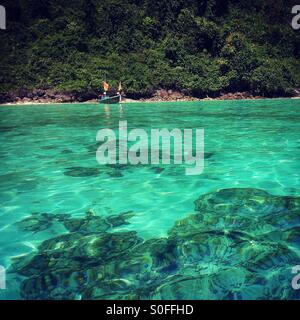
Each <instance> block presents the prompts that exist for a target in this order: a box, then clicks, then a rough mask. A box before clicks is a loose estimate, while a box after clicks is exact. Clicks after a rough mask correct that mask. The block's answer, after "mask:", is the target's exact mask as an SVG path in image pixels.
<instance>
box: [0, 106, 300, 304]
mask: <svg viewBox="0 0 300 320" xmlns="http://www.w3.org/2000/svg"><path fill="white" fill-rule="evenodd" d="M299 107H300V101H299V100H261V101H229V102H223V101H219V102H211V101H209V102H193V103H190V102H189V103H163V104H158V103H157V104H152V103H147V104H141V103H139V104H128V105H123V106H122V108H120V107H119V106H109V107H108V106H97V105H85V104H81V105H43V106H17V107H14V106H7V107H6V106H5V107H4V106H3V107H1V108H0V126H1V135H0V142H1V153H0V158H1V167H0V181H1V183H0V199H1V211H0V232H1V237H0V265H3V266H5V267H6V268H9V266H10V264H11V261H12V260H11V259H12V257H15V256H20V255H23V254H27V253H30V252H32V251H35V250H37V248H38V246H39V245H40V244H41V242H42V241H44V240H46V239H51V238H54V237H55V236H57V235H60V234H64V233H66V232H67V230H66V228H65V226H64V225H61V224H59V223H58V224H54V225H51V224H49V226H46V227H44V228H42V229H43V230H35V231H34V232H32V231H28V230H27V231H20V229H19V228H18V227H17V225H16V222H18V221H21V220H22V219H24V218H26V217H30V216H31V215H32V214H39V213H48V214H51V215H53V216H54V215H55V214H62V213H65V214H69V215H71V217H73V218H74V217H78V218H80V217H82V218H83V219H84V214H85V213H86V212H87V211H89V210H91V209H92V210H93V212H94V214H95V215H96V216H99V217H110V216H112V215H116V214H119V213H121V212H127V211H133V215H132V217H130V218H129V219H128V222H129V223H128V224H120V225H118V226H115V228H113V230H112V231H113V232H123V233H124V232H129V231H136V232H137V237H139V239H144V240H151V239H157V238H166V237H167V236H168V232H169V234H170V229H171V228H172V227H173V226H174V224H175V222H176V221H178V220H181V219H184V218H186V217H188V216H189V215H191V214H194V213H195V205H194V201H195V200H196V199H198V198H199V196H201V195H203V196H204V195H206V194H208V193H210V192H216V191H217V190H220V189H226V188H256V189H262V190H264V191H267V192H268V193H270V194H272V195H275V196H300V181H299V179H300V173H299V172H300V170H299V169H300V113H299ZM120 120H127V121H128V126H129V129H131V128H143V129H145V130H146V131H148V132H149V131H150V129H151V128H168V129H170V130H171V129H173V128H180V129H184V128H204V130H205V152H206V153H207V155H208V157H207V159H206V160H205V169H204V172H203V173H202V174H201V175H199V176H186V175H185V171H184V166H180V165H176V166H175V165H170V166H165V165H164V166H162V165H155V166H150V165H149V166H128V167H126V168H115V167H109V166H100V165H99V164H98V163H97V162H96V159H95V152H96V150H97V145H96V141H95V138H96V133H97V131H98V130H99V129H101V128H111V129H117V128H118V124H119V121H120ZM228 201H232V199H231V198H229V200H228ZM241 201H242V200H241ZM254 211H255V210H254ZM254 214H255V212H254ZM207 216H209V217H212V216H213V215H210V214H209V213H207ZM203 225H205V224H203ZM269 225H270V223H269V222H268V226H269ZM274 225H276V221H275V222H274V221H273V222H272V226H274ZM296 226H298V225H297V224H296ZM236 228H237V229H238V227H236ZM278 230H279V231H280V228H279V227H278ZM202 231H203V230H202ZM202 231H201V232H202ZM269 231H270V230H269ZM272 231H274V230H273V229H272ZM199 232H200V231H199ZM121 234H122V233H121ZM223 240H224V239H223V238H222V241H221V240H220V238H218V241H221V243H219V244H215V245H214V248H218V247H223V246H225V247H226V246H227V245H226V244H224V242H223ZM189 241H190V239H189ZM224 241H225V240H224ZM249 241H250V240H249ZM251 241H253V239H252V240H251ZM272 241H275V240H274V239H273V238H272ZM203 243H205V241H204V242H203ZM298 244H299V243H297V242H296V245H294V247H293V248H294V251H295V254H296V258H293V259H292V260H291V261H292V262H293V263H294V262H296V261H297V257H298V256H297V254H298V251H297V250H298ZM288 245H289V246H290V244H288ZM207 246H208V247H210V246H211V245H210V244H207ZM151 250H152V249H151ZM266 250H267V249H266ZM239 254H243V255H245V253H238V252H237V253H235V257H236V256H238V255H239ZM205 255H206V256H209V254H207V253H206V254H204V256H205ZM213 256H214V255H213ZM198 258H199V259H198ZM198 258H197V259H198V260H197V259H196V262H195V261H194V262H193V263H192V265H193V267H194V266H195V264H197V263H198V261H200V260H201V259H203V255H202V256H201V257H198ZM216 259H217V258H216ZM204 260H205V259H204ZM205 263H207V270H210V271H209V273H208V274H209V277H210V276H211V275H212V274H213V275H216V276H220V274H221V273H220V272H223V271H224V272H227V273H226V275H227V276H228V275H230V277H233V278H234V272H238V273H239V275H240V273H242V275H243V277H244V278H245V277H246V278H247V277H248V275H247V276H245V275H244V273H243V270H244V269H241V268H239V267H240V265H239V264H238V263H237V266H238V267H236V266H235V267H233V266H231V267H232V268H231V269H229V270H227V269H226V270H223V269H222V270H217V271H216V270H214V268H215V267H216V265H218V263H216V260H214V259H212V260H210V259H208V261H206V262H205ZM298 264H300V259H299V263H298ZM182 265H183V266H184V268H186V266H187V265H189V263H187V261H184V262H183V263H182ZM169 267H170V266H169ZM181 267H182V266H181ZM285 267H286V268H287V267H291V266H288V263H287V262H286V264H285ZM182 268H183V267H182ZM171 269H172V268H171V267H170V270H169V271H165V270H164V271H163V274H164V276H170V275H177V276H178V275H180V274H181V273H180V270H179V269H178V270H177V271H176V272H175V273H174V270H173V271H171ZM246 269H247V268H246ZM182 270H183V269H182ZM236 270H238V271H236ZM272 270H273V269H272ZM248 271H249V268H248V269H247V272H248ZM273 271H274V270H273ZM273 271H272V272H273ZM249 272H250V271H249ZM251 272H252V273H253V272H254V271H253V270H252V271H251ZM183 274H184V275H185V276H186V275H187V274H190V275H191V274H193V272H192V271H184V272H183ZM284 274H285V275H286V273H284ZM117 275H118V274H117V273H116V272H115V276H117ZM279 275H280V274H279ZM194 276H195V275H194ZM227 276H226V277H227ZM207 277H208V276H207ZM235 278H236V277H235ZM291 278H292V277H291ZM128 279H129V277H128ZM207 279H208V278H207ZM287 279H288V278H287ZM21 280H22V278H20V277H19V276H16V275H15V274H14V273H11V274H9V275H8V283H7V287H8V288H7V290H5V291H3V290H2V291H0V297H4V298H5V297H9V298H18V297H19V289H18V287H19V284H20V282H21ZM289 280H291V279H289ZM149 281H150V283H154V282H155V281H154V280H153V281H152V280H151V279H150V280H149ZM189 281H190V280H189ZM195 281H196V280H195ZM195 283H199V280H198V279H197V281H196V282H195ZM195 283H193V284H192V286H194V285H195ZM260 283H262V281H261V282H260ZM272 283H274V282H272ZM167 285H169V284H167ZM187 286H191V284H190V283H189V284H188V285H187ZM264 286H266V284H264ZM275 286H276V285H275ZM195 287H196V289H195V292H198V294H196V293H195V294H194V295H192V296H188V298H197V299H198V298H201V294H200V293H199V290H200V289H199V287H197V285H195ZM176 288H177V287H176ZM200 288H202V287H201V286H200ZM74 290H75V289H74ZM76 290H77V291H78V289H76ZM76 290H75V291H76ZM157 290H158V289H157ZM157 290H156V291H155V290H154V291H155V293H152V295H151V296H150V297H148V296H146V298H151V297H154V298H155V297H158V298H172V296H170V295H171V294H170V293H168V292H169V291H170V292H174V290H175V291H176V290H177V289H174V288H173V287H171V289H166V292H167V293H164V294H162V293H161V291H159V290H158V291H159V293H157ZM168 290H169V291H168ZM178 290H179V292H181V291H180V290H183V292H184V291H185V287H184V286H183V289H178ZM203 290H204V289H203ZM79 291H80V290H79ZM127 291H128V290H127ZM127 291H126V292H127ZM200 291H201V290H200ZM129 292H132V290H131V291H130V290H129ZM206 292H208V293H209V294H210V293H212V289H207V288H206ZM208 293H207V294H208ZM77 294H79V293H78V292H77ZM105 294H106V295H103V296H101V295H96V294H94V295H90V296H89V295H87V297H88V298H110V296H107V293H105ZM209 294H208V296H205V295H204V297H206V298H228V297H224V296H222V295H221V294H214V295H209ZM58 297H60V296H58ZM175 297H177V298H178V297H179V298H187V296H185V295H182V293H180V295H179V296H175ZM236 297H237V298H239V297H238V296H236ZM253 297H254V296H253ZM288 297H290V296H288ZM35 298H36V297H35ZM68 298H69V297H68ZM229 298H235V296H234V295H232V296H230V297H229ZM242 298H243V297H242ZM262 298H272V296H268V297H267V296H266V294H265V295H264V294H262ZM282 298H285V297H284V296H282ZM292 298H294V296H293V297H292Z"/></svg>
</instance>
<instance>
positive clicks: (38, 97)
mask: <svg viewBox="0 0 300 320" xmlns="http://www.w3.org/2000/svg"><path fill="white" fill-rule="evenodd" d="M97 97H98V94H97V93H95V92H93V93H91V92H86V93H84V92H83V93H80V94H79V93H77V94H76V93H74V92H73V93H72V92H57V91H56V92H55V91H51V90H40V89H36V90H33V91H23V92H22V91H21V90H20V92H11V93H8V94H7V95H6V96H2V99H1V96H0V105H32V104H35V105H38V104H70V103H72V104H73V103H74V104H97V103H98V99H97ZM299 97H300V89H295V90H294V94H291V95H286V96H280V95H278V96H273V97H265V96H261V95H256V94H254V93H251V92H249V91H236V92H227V93H224V92H223V93H220V94H219V95H218V96H215V97H209V96H208V95H207V96H206V97H201V98H200V97H195V96H192V95H189V94H186V93H183V92H181V91H177V90H171V89H170V90H166V89H158V90H156V91H155V92H153V94H152V95H151V96H150V97H141V98H138V99H132V98H127V97H126V95H123V97H122V102H121V103H151V102H152V103H161V102H187V101H225V100H265V99H295V98H299Z"/></svg>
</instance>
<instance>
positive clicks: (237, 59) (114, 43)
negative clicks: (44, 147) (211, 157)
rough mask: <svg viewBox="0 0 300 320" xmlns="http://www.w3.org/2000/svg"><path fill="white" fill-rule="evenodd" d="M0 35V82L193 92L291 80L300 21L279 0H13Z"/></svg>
mask: <svg viewBox="0 0 300 320" xmlns="http://www.w3.org/2000/svg"><path fill="white" fill-rule="evenodd" d="M1 4H3V5H5V6H6V10H7V25H8V29H7V30H6V31H0V37H1V49H0V55H1V66H0V72H1V73H0V83H1V90H0V91H1V92H6V91H8V90H12V89H16V88H24V89H26V88H27V89H30V88H44V89H45V88H53V89H57V90H61V91H73V90H74V91H82V92H83V91H87V90H96V91H99V88H100V85H101V82H102V81H103V80H104V78H105V74H107V80H108V81H109V82H110V83H112V84H115V85H116V84H117V82H118V81H119V80H122V82H123V85H124V88H125V91H126V93H127V95H128V96H130V97H141V96H148V95H151V94H152V93H153V91H154V90H155V89H158V88H166V89H168V88H170V89H177V90H181V91H183V92H186V93H189V94H192V95H195V96H199V97H203V96H206V95H209V96H216V95H218V94H220V92H229V91H231V92H234V91H251V92H253V93H255V94H260V95H265V96H276V95H285V94H290V93H291V92H292V90H293V89H294V88H296V87H299V86H300V59H299V58H300V31H299V30H298V31H295V30H293V29H292V28H291V25H290V24H291V20H292V15H291V8H292V6H293V5H294V4H295V1H286V0H242V1H234V0H223V1H221V0H159V1H155V0H90V1H86V0H14V1H11V0H9V1H2V3H1Z"/></svg>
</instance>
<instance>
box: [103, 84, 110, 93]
mask: <svg viewBox="0 0 300 320" xmlns="http://www.w3.org/2000/svg"><path fill="white" fill-rule="evenodd" d="M103 89H104V91H108V89H109V84H108V83H107V82H103Z"/></svg>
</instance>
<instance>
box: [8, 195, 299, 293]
mask: <svg viewBox="0 0 300 320" xmlns="http://www.w3.org/2000/svg"><path fill="white" fill-rule="evenodd" d="M195 209H196V213H195V214H192V215H190V216H188V217H186V218H185V219H182V220H179V221H177V222H176V223H175V225H174V226H173V227H172V228H171V229H170V230H169V232H168V235H167V237H165V238H158V239H149V240H147V241H144V240H143V239H142V238H140V237H139V236H138V234H137V233H136V232H134V231H122V232H113V231H114V229H113V228H114V227H115V226H118V225H122V224H125V223H127V219H129V218H130V217H132V215H133V213H132V212H125V213H122V214H120V215H115V216H108V217H99V216H96V215H94V214H93V212H91V211H90V212H88V213H87V214H86V216H85V217H83V218H72V217H64V218H62V217H58V219H59V221H61V223H63V224H64V226H65V227H66V228H67V230H68V231H69V233H67V234H64V235H60V236H57V237H54V238H52V239H49V240H46V241H44V242H43V243H42V244H41V245H40V246H39V248H38V252H37V253H33V254H31V255H28V256H27V257H23V258H19V259H17V260H15V261H14V263H13V265H12V268H11V272H15V273H18V274H20V275H22V276H25V277H26V279H25V280H24V281H23V283H22V286H21V295H22V297H23V298H24V299H299V298H300V292H299V291H297V290H293V288H292V287H291V279H292V277H293V275H292V274H291V268H292V267H293V266H294V265H297V264H299V263H300V250H299V248H300V246H299V244H300V210H299V209H300V198H299V197H285V196H273V195H270V194H269V193H267V192H265V191H263V190H258V189H223V190H218V191H216V192H212V193H209V194H205V195H201V196H200V197H199V198H198V199H197V200H196V201H195ZM45 218H46V217H43V219H45ZM50 220H51V219H50ZM42 221H44V220H42ZM23 225H25V226H26V228H29V229H32V228H33V229H35V227H30V226H28V225H30V224H29V220H27V222H26V221H25V222H24V221H23ZM33 225H35V223H33ZM42 225H43V226H45V225H46V224H45V223H44V222H43V223H42Z"/></svg>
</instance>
